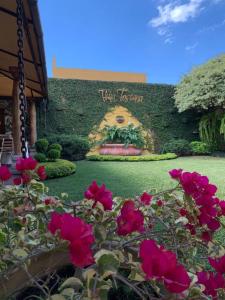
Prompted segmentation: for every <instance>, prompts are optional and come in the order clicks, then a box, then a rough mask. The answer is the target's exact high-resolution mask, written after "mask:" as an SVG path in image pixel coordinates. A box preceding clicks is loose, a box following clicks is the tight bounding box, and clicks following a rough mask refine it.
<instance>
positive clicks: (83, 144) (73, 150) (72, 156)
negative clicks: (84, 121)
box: [49, 134, 90, 161]
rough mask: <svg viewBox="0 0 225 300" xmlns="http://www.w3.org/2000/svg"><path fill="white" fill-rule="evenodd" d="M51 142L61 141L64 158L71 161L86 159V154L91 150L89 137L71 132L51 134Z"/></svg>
mask: <svg viewBox="0 0 225 300" xmlns="http://www.w3.org/2000/svg"><path fill="white" fill-rule="evenodd" d="M49 142H50V143H53V144H55V143H59V144H60V145H61V146H62V158H64V159H68V160H71V161H75V160H82V159H85V155H86V154H87V152H88V151H89V150H90V144H89V141H88V139H87V138H85V137H82V136H79V135H75V134H71V135H66V134H60V135H52V136H49Z"/></svg>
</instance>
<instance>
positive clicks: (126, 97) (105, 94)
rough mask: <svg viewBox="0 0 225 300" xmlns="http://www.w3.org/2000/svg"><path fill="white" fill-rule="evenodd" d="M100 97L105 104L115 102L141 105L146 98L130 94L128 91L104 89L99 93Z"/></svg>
mask: <svg viewBox="0 0 225 300" xmlns="http://www.w3.org/2000/svg"><path fill="white" fill-rule="evenodd" d="M98 92H99V93H100V96H101V98H102V100H103V101H104V102H113V101H120V102H129V101H132V102H136V103H140V102H143V100H144V96H140V95H134V94H129V90H128V89H125V88H123V89H117V90H110V89H102V90H99V91H98Z"/></svg>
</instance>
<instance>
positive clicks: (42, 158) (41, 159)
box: [34, 153, 47, 162]
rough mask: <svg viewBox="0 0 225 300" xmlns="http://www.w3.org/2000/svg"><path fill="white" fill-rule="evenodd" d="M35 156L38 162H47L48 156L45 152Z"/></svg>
mask: <svg viewBox="0 0 225 300" xmlns="http://www.w3.org/2000/svg"><path fill="white" fill-rule="evenodd" d="M34 158H35V159H36V160H37V161H38V162H46V161H47V157H46V155H45V154H44V153H36V154H35V156H34Z"/></svg>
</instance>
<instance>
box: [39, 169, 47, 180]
mask: <svg viewBox="0 0 225 300" xmlns="http://www.w3.org/2000/svg"><path fill="white" fill-rule="evenodd" d="M37 175H38V176H39V178H40V180H42V181H44V180H45V179H46V178H47V174H46V171H45V167H44V166H40V167H39V168H38V169H37Z"/></svg>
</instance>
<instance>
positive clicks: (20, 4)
mask: <svg viewBox="0 0 225 300" xmlns="http://www.w3.org/2000/svg"><path fill="white" fill-rule="evenodd" d="M16 2H17V46H18V72H19V74H18V75H19V100H20V121H21V125H20V131H21V138H20V140H21V152H22V156H23V158H26V155H27V143H26V111H27V101H26V95H25V75H24V56H23V51H24V44H23V40H24V32H23V13H24V12H23V0H16Z"/></svg>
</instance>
